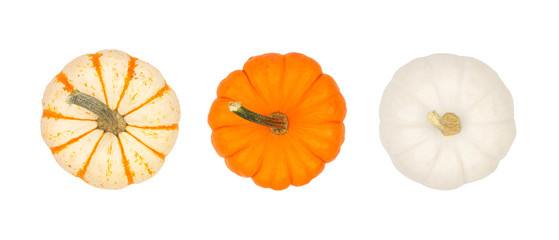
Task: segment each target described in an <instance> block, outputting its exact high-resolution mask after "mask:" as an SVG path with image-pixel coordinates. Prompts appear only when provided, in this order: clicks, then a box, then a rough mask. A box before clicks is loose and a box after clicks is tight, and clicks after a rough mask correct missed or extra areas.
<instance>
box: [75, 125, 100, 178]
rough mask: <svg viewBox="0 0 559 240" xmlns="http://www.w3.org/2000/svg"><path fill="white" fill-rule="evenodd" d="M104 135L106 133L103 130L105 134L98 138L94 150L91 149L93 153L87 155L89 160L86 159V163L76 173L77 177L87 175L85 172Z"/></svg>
mask: <svg viewBox="0 0 559 240" xmlns="http://www.w3.org/2000/svg"><path fill="white" fill-rule="evenodd" d="M104 135H105V132H103V134H101V137H100V138H99V140H97V142H96V143H95V146H93V150H92V151H91V153H90V154H89V156H88V157H87V160H86V161H85V164H84V165H83V168H82V169H80V170H79V171H78V172H77V173H76V177H79V178H81V179H83V176H85V172H87V168H88V167H89V163H90V162H91V158H92V157H93V154H94V153H95V152H96V151H97V146H99V143H100V142H101V139H103V136H104ZM84 181H85V180H84Z"/></svg>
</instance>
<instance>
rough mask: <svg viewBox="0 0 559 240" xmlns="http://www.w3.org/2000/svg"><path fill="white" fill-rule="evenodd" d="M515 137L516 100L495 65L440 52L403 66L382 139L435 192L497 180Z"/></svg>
mask: <svg viewBox="0 0 559 240" xmlns="http://www.w3.org/2000/svg"><path fill="white" fill-rule="evenodd" d="M515 135H516V128H515V122H514V105H513V101H512V96H511V94H510V92H509V90H508V89H507V88H506V87H505V85H504V84H503V82H501V80H500V79H499V76H498V75H497V73H495V72H494V71H493V70H492V69H491V68H490V67H489V66H487V65H486V64H484V63H482V62H481V61H479V60H476V59H474V58H470V57H462V56H456V55H451V54H435V55H431V56H428V57H423V58H418V59H415V60H413V61H411V62H410V63H408V64H406V65H405V66H403V67H402V68H400V69H399V70H398V71H397V72H396V73H395V74H394V77H393V78H392V81H391V82H390V84H388V86H387V87H386V89H385V90H384V94H383V96H382V101H381V104H380V139H381V141H382V144H383V146H384V148H385V149H386V151H387V152H388V154H389V155H390V158H391V159H392V162H393V164H394V166H395V167H396V168H397V169H398V170H399V171H400V172H401V173H402V174H404V175H405V176H407V177H408V178H410V179H412V180H414V181H417V182H419V183H422V184H424V185H425V186H428V187H431V188H435V189H454V188H457V187H459V186H461V185H463V184H465V183H469V182H473V181H476V180H479V179H482V178H484V177H486V176H488V175H489V174H491V173H492V172H493V171H494V170H495V169H496V168H497V165H498V164H499V161H500V160H501V159H502V158H503V157H504V156H505V155H506V154H507V152H508V150H509V148H510V146H511V144H512V142H513V140H514V138H515Z"/></svg>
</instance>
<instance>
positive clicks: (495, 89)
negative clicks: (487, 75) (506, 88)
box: [465, 83, 500, 112]
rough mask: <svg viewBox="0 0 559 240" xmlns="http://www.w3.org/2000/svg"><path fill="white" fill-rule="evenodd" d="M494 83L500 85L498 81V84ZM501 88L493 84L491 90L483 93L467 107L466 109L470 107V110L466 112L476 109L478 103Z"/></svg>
mask: <svg viewBox="0 0 559 240" xmlns="http://www.w3.org/2000/svg"><path fill="white" fill-rule="evenodd" d="M494 85H498V83H496V84H494ZM499 89H500V88H498V87H494V86H491V87H490V88H489V90H487V91H486V92H485V93H483V94H481V95H482V97H480V98H479V99H478V100H476V101H475V102H474V103H472V105H470V106H468V107H467V108H466V109H468V110H467V111H465V112H471V111H472V110H474V109H475V108H476V107H477V105H479V104H480V103H481V102H483V100H484V99H485V98H487V97H489V95H491V94H492V93H493V92H495V91H497V90H499Z"/></svg>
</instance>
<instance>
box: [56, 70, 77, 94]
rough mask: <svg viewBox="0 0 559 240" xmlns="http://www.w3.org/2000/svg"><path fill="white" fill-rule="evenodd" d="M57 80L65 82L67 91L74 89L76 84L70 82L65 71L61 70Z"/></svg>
mask: <svg viewBox="0 0 559 240" xmlns="http://www.w3.org/2000/svg"><path fill="white" fill-rule="evenodd" d="M56 80H57V81H58V82H60V83H62V84H64V90H65V91H66V92H72V91H74V86H72V84H70V82H69V81H68V77H67V76H66V74H64V73H63V72H60V73H59V74H58V75H56Z"/></svg>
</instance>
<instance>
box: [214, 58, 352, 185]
mask: <svg viewBox="0 0 559 240" xmlns="http://www.w3.org/2000/svg"><path fill="white" fill-rule="evenodd" d="M345 114H346V105H345V100H344V98H343V96H342V95H341V93H340V90H339V88H338V86H337V84H336V82H335V81H334V79H332V77H330V76H328V75H326V74H323V73H322V69H321V67H320V65H319V64H318V63H317V62H315V61H314V60H313V59H311V58H309V57H307V56H305V55H303V54H299V53H288V54H285V55H281V54H275V53H270V54H264V55H260V56H256V57H252V58H250V59H249V60H248V61H247V62H246V63H245V65H244V67H243V70H237V71H234V72H232V73H231V74H229V76H227V77H226V78H225V79H224V80H223V81H221V83H220V84H219V87H218V88H217V99H216V100H215V101H214V102H213V104H212V106H211V109H210V113H209V116H208V123H209V125H210V127H211V128H212V130H213V132H212V144H213V146H214V148H215V150H216V151H217V153H218V154H219V156H221V157H223V158H225V163H226V165H227V167H228V168H229V169H230V170H231V171H233V172H234V173H236V174H238V175H239V176H242V177H251V178H252V180H253V181H254V182H255V183H256V184H257V185H259V186H261V187H265V188H272V189H274V190H282V189H285V188H287V187H289V186H290V185H294V186H302V185H305V184H307V183H309V182H310V181H311V180H312V179H313V178H315V177H316V176H317V175H318V174H320V172H322V170H323V168H324V165H325V163H328V162H331V161H332V160H334V158H335V157H336V156H337V154H338V152H339V151H340V147H341V145H342V143H343V141H344V124H343V120H344V118H345Z"/></svg>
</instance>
